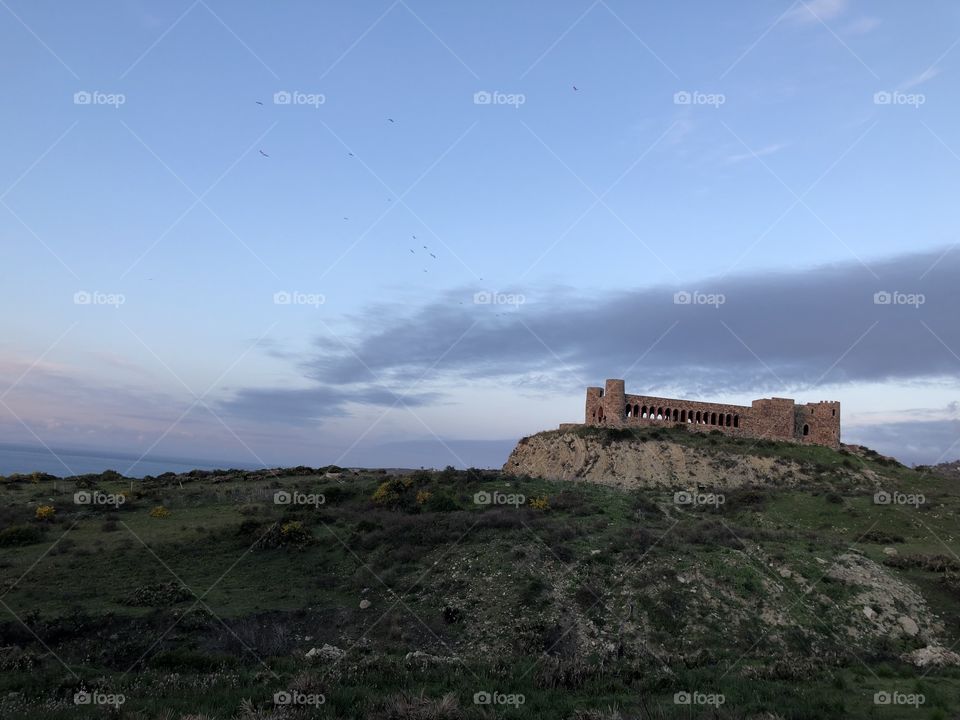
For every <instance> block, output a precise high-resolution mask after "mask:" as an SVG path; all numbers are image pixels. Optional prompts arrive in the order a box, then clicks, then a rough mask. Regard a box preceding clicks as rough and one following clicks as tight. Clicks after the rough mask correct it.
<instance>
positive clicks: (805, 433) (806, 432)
mask: <svg viewBox="0 0 960 720" xmlns="http://www.w3.org/2000/svg"><path fill="white" fill-rule="evenodd" d="M803 434H804V435H809V434H810V426H809V425H804V426H803Z"/></svg>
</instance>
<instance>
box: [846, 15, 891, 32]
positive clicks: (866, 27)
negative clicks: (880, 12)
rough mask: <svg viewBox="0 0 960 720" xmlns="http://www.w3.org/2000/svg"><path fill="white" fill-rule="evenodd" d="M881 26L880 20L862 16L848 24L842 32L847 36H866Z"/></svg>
mask: <svg viewBox="0 0 960 720" xmlns="http://www.w3.org/2000/svg"><path fill="white" fill-rule="evenodd" d="M882 24H883V21H882V20H881V19H880V18H876V17H870V16H864V17H861V18H857V19H856V20H853V21H852V22H850V23H849V24H848V25H847V26H846V27H845V28H843V32H844V33H846V34H847V35H866V34H868V33H872V32H873V31H874V30H876V29H877V28H878V27H880V25H882Z"/></svg>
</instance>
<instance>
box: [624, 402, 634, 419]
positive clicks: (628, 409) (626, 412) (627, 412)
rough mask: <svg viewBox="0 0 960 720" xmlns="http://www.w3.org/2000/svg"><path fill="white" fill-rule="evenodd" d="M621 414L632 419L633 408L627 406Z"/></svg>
mask: <svg viewBox="0 0 960 720" xmlns="http://www.w3.org/2000/svg"><path fill="white" fill-rule="evenodd" d="M623 414H624V415H626V416H627V417H633V406H632V405H627V407H626V408H625V409H624V411H623Z"/></svg>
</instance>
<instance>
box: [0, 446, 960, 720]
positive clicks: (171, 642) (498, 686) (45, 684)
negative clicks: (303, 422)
mask: <svg viewBox="0 0 960 720" xmlns="http://www.w3.org/2000/svg"><path fill="white" fill-rule="evenodd" d="M654 432H655V433H656V434H654ZM654 432H650V433H644V432H643V431H636V432H633V431H631V432H630V433H629V434H624V433H619V432H612V433H611V432H609V431H589V432H587V431H581V430H577V431H575V432H574V437H569V435H570V433H543V434H541V435H539V436H534V437H533V438H530V439H527V440H526V441H525V442H522V443H521V446H520V447H518V449H517V451H515V453H514V456H516V457H514V456H511V459H512V460H516V459H517V458H518V457H526V456H527V455H528V454H529V456H530V457H531V458H537V457H540V456H541V455H542V453H543V452H546V451H547V450H548V449H551V448H553V449H556V448H560V447H562V446H564V445H568V444H570V443H572V446H573V449H572V450H570V451H569V452H571V453H573V454H574V455H576V454H577V453H580V454H579V455H576V456H577V457H583V458H586V461H585V463H584V464H583V465H582V467H585V468H588V470H587V472H586V473H585V474H586V476H587V477H596V478H597V479H598V480H603V476H602V473H601V471H600V470H598V469H597V468H598V466H599V463H601V462H604V463H606V462H608V461H609V462H611V463H612V465H611V467H613V468H614V469H615V470H616V472H617V473H618V474H617V476H616V477H615V478H614V482H616V483H618V484H619V486H612V485H607V484H603V483H602V482H583V481H577V480H574V479H573V477H572V475H571V476H570V479H562V477H564V476H561V477H560V478H559V479H543V478H538V477H532V476H529V475H525V474H523V473H522V472H521V474H509V473H499V472H484V471H478V470H468V471H455V470H453V469H452V468H448V469H447V470H444V471H441V472H428V471H415V472H412V473H403V474H400V473H387V472H385V471H379V472H378V471H358V470H354V471H350V470H342V469H340V468H323V469H312V468H293V469H287V470H281V469H277V470H266V471H256V472H245V471H222V472H221V471H218V472H200V471H197V472H193V473H189V474H184V475H172V474H170V475H166V476H160V477H155V478H146V479H144V480H143V481H131V480H129V479H125V478H121V477H119V476H117V475H116V474H115V473H105V474H103V475H99V476H84V477H79V478H71V479H63V478H54V477H52V476H43V475H37V476H33V477H31V476H17V477H13V478H6V479H4V481H3V482H2V483H0V492H2V503H0V520H2V528H3V529H2V530H0V552H2V563H0V581H2V583H3V588H2V592H3V596H2V606H3V608H4V611H5V612H6V613H7V617H6V621H5V622H4V623H2V624H0V633H2V637H0V645H2V649H0V668H2V669H3V671H4V672H3V673H2V674H0V716H2V717H4V718H28V717H29V718H67V717H70V718H74V717H103V716H104V711H105V708H104V707H103V706H102V705H98V698H99V700H100V701H103V700H104V699H107V700H109V699H110V698H113V700H114V701H116V700H117V699H118V697H119V696H122V698H123V703H122V704H120V705H119V710H118V712H117V713H115V714H118V715H119V716H121V717H130V718H135V717H142V718H153V717H164V718H170V719H175V718H181V717H190V718H194V717H198V716H201V717H207V718H234V717H238V718H276V719H277V720H279V719H281V718H284V719H286V718H294V719H295V718H301V717H303V718H306V717H331V718H332V717H337V718H339V717H345V718H494V717H504V718H521V717H522V718H554V719H555V718H580V719H584V720H585V719H587V718H609V719H611V720H612V719H614V718H621V717H622V718H651V717H655V718H660V717H664V718H669V717H676V718H681V717H682V718H690V717H716V716H721V717H730V718H776V717H782V718H841V717H843V718H846V717H852V718H873V717H950V716H952V715H953V714H954V713H956V712H957V711H958V709H960V704H958V702H957V698H958V696H960V668H958V667H956V663H957V662H958V661H960V658H958V657H957V656H956V655H955V654H954V653H953V652H952V650H951V648H952V647H953V646H954V644H955V643H957V642H958V640H960V635H958V628H960V606H958V604H957V601H958V599H960V581H958V579H957V578H958V575H957V571H958V569H960V560H958V558H957V554H956V550H957V540H956V539H955V535H956V532H957V514H956V513H957V511H958V508H960V498H958V492H957V490H956V488H955V487H954V484H953V483H951V482H950V481H949V480H947V479H945V478H943V477H940V476H937V475H934V474H926V473H919V472H916V471H913V470H910V469H908V468H905V467H903V466H901V465H899V464H897V463H895V462H893V461H890V460H888V459H884V458H881V457H880V456H878V455H876V454H875V453H870V452H869V451H864V450H862V449H848V450H843V451H833V450H829V449H826V448H819V447H817V448H813V447H803V446H798V445H792V444H780V443H760V444H756V443H754V444H750V443H747V442H744V441H739V440H734V439H731V438H725V437H714V436H709V435H707V436H698V435H692V434H689V433H685V432H683V434H680V433H679V432H674V431H669V430H668V431H664V430H663V429H659V430H657V431H654ZM600 450H603V451H604V452H603V454H600V455H598V456H597V457H598V458H599V459H598V460H597V461H596V462H593V463H592V464H591V462H590V461H589V458H590V457H593V455H596V454H597V453H599V452H600ZM558 452H559V450H558ZM563 452H567V451H563ZM518 453H520V455H518ZM634 453H640V455H639V457H640V458H642V459H641V460H636V461H632V460H629V459H628V456H629V455H631V454H634ZM667 459H671V460H670V462H671V463H672V464H665V463H666V460H667ZM631 463H633V464H631ZM509 464H510V463H509V462H508V466H509ZM533 467H534V466H531V468H533ZM544 467H546V466H544ZM684 468H686V471H687V473H688V474H686V475H684V474H683V472H682V471H683V469H684ZM768 468H769V470H768ZM508 469H510V470H511V473H513V472H514V470H515V469H519V466H517V467H516V468H513V469H511V468H509V467H508ZM691 470H692V471H693V473H694V474H693V475H690V474H689V473H690V472H691ZM634 471H636V472H634ZM565 472H566V471H565ZM711 472H712V473H713V476H711V475H710V473H711ZM773 472H775V473H777V474H776V476H775V481H774V482H765V480H766V479H767V477H768V476H769V477H774V476H773V475H769V473H773ZM591 473H594V474H593V475H591ZM629 473H633V475H632V480H631V476H630V474H629ZM547 474H549V473H547ZM628 480H630V482H628ZM77 493H79V495H77ZM878 493H886V495H883V494H879V495H878ZM120 498H122V500H121V499H120ZM46 508H50V509H46ZM75 698H78V699H79V700H80V701H84V700H89V702H88V703H85V704H79V705H78V704H76V702H75ZM921 701H922V702H921ZM108 709H109V708H108Z"/></svg>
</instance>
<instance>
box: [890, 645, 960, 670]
mask: <svg viewBox="0 0 960 720" xmlns="http://www.w3.org/2000/svg"><path fill="white" fill-rule="evenodd" d="M900 659H901V660H904V661H906V662H908V663H910V664H911V665H914V666H916V667H920V668H922V667H928V666H945V665H960V655H957V653H955V652H953V651H951V650H947V649H946V648H944V647H941V646H940V645H927V646H926V647H923V648H918V649H917V650H914V651H913V652H909V653H905V654H903V655H901V656H900Z"/></svg>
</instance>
